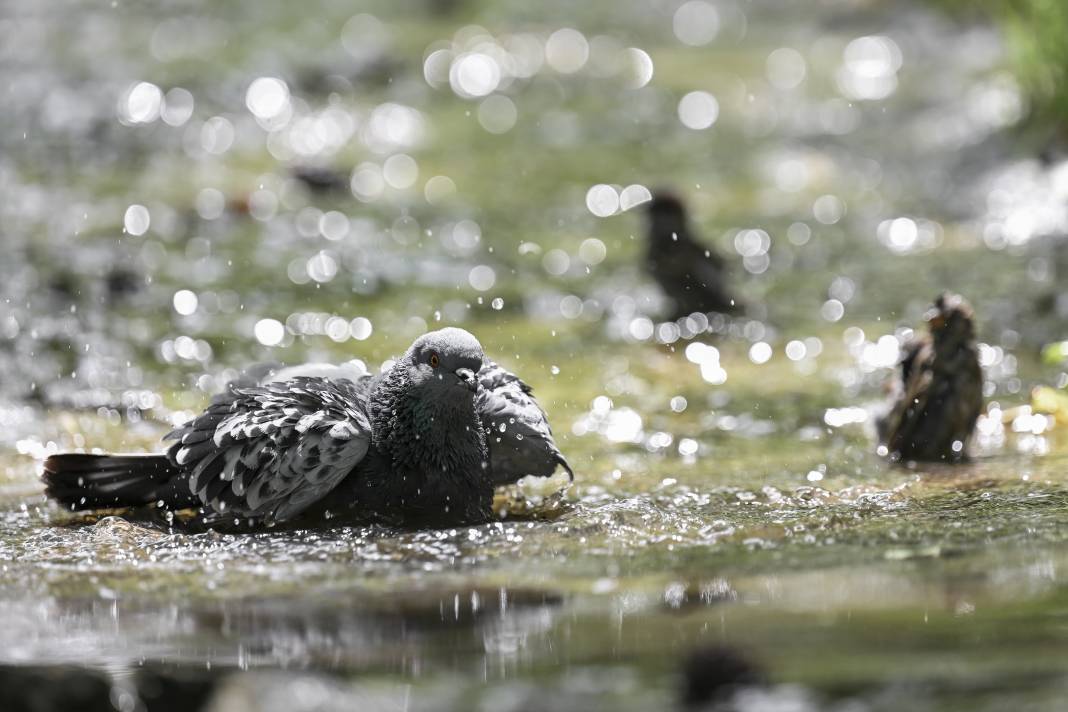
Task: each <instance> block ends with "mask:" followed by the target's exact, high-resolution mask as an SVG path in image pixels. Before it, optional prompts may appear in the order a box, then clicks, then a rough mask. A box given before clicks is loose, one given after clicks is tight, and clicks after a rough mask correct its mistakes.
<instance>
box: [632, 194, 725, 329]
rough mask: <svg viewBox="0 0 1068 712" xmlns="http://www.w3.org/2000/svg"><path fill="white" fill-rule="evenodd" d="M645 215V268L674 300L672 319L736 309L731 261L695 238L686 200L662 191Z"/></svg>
mask: <svg viewBox="0 0 1068 712" xmlns="http://www.w3.org/2000/svg"><path fill="white" fill-rule="evenodd" d="M645 215H646V225H647V230H646V232H647V235H648V237H647V241H646V253H645V267H646V269H647V270H648V271H649V274H650V275H652V277H653V279H655V280H656V281H657V282H658V283H659V284H660V287H661V289H663V290H664V292H665V293H666V294H667V296H668V297H669V298H670V299H671V301H672V302H673V306H672V312H671V314H672V318H674V319H678V318H681V317H685V316H689V315H690V314H693V313H694V312H706V313H707V312H720V313H729V312H733V311H736V310H737V309H738V302H737V301H736V300H735V299H734V298H733V297H732V295H731V293H730V291H729V290H728V289H727V264H726V262H725V261H724V259H723V258H722V257H720V256H719V255H718V254H717V253H716V252H715V251H714V250H712V248H711V247H707V246H705V245H702V244H701V243H700V242H698V241H697V240H696V239H694V236H693V233H692V232H691V230H690V224H689V220H688V218H687V217H686V208H685V206H684V205H683V204H682V201H681V200H680V199H679V198H678V197H676V196H675V195H672V194H671V193H667V192H658V193H656V194H655V195H653V199H652V201H650V202H649V204H648V206H647V207H646V211H645Z"/></svg>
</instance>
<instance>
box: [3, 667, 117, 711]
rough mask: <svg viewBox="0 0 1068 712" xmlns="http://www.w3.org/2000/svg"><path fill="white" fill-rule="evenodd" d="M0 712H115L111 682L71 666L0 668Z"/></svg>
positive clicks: (94, 673) (83, 669)
mask: <svg viewBox="0 0 1068 712" xmlns="http://www.w3.org/2000/svg"><path fill="white" fill-rule="evenodd" d="M0 709H2V710H10V712H16V710H17V711H18V712H56V711H58V710H78V712H115V707H114V706H112V704H111V682H110V681H109V680H108V679H107V678H106V677H104V675H102V674H100V673H98V672H95V671H92V670H87V669H85V668H76V667H73V666H54V667H22V666H18V665H5V666H3V667H0Z"/></svg>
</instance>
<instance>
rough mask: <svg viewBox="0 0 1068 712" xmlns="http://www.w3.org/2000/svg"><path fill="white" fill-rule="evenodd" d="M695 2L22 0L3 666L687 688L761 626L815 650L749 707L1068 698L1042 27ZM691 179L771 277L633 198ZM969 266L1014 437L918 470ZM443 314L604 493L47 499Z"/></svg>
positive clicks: (637, 693)
mask: <svg viewBox="0 0 1068 712" xmlns="http://www.w3.org/2000/svg"><path fill="white" fill-rule="evenodd" d="M688 5H689V6H688V9H685V10H679V12H682V15H678V14H677V13H676V10H677V8H676V7H675V6H674V5H672V6H667V5H660V4H644V3H620V4H614V5H613V12H612V14H610V15H601V14H600V13H598V12H594V10H593V9H588V10H587V9H576V8H571V7H564V6H563V5H561V6H560V7H553V6H551V5H547V4H540V5H537V6H529V7H528V6H525V5H522V4H518V3H516V4H503V5H502V4H493V5H485V6H483V5H479V4H474V3H472V4H466V3H457V4H456V6H455V7H454V6H453V4H450V3H427V4H426V5H425V6H424V5H422V4H418V3H413V4H411V5H410V6H408V5H404V6H403V7H397V6H395V5H386V4H383V5H381V6H378V5H373V6H368V7H366V8H361V10H362V11H363V12H365V13H367V14H358V15H357V16H356V17H355V18H353V17H352V16H353V13H354V12H355V10H353V9H352V8H346V7H341V6H335V5H334V4H329V3H327V4H324V5H323V6H321V7H317V8H316V9H315V11H314V12H311V11H308V9H307V8H306V7H303V6H302V7H301V8H299V9H293V8H290V7H288V6H287V5H286V4H283V3H277V4H273V3H257V4H256V7H255V8H254V9H252V8H249V7H246V6H244V5H242V4H241V3H229V4H226V5H224V6H223V7H222V8H219V9H215V10H212V11H210V12H209V11H207V10H203V9H195V8H194V7H192V6H189V7H182V8H175V7H170V6H168V7H166V8H163V7H160V8H155V10H154V11H153V12H151V13H150V12H148V11H147V10H141V9H137V10H135V9H133V8H127V7H125V6H123V5H121V4H120V5H116V6H114V7H110V8H97V7H93V8H90V7H79V6H74V8H73V10H72V11H71V12H70V13H63V14H62V15H60V14H58V13H57V11H55V10H50V9H47V8H42V7H38V5H37V4H36V3H28V2H27V3H21V4H20V3H16V4H15V5H13V6H9V8H8V9H7V10H5V13H6V14H5V15H3V16H2V17H0V36H2V39H3V41H2V42H0V52H2V53H3V54H2V55H0V56H2V57H3V60H4V61H3V62H0V72H2V73H3V78H4V80H6V85H5V86H6V88H5V90H4V91H5V92H6V97H7V98H8V102H7V103H8V104H9V105H10V107H11V115H10V116H9V117H8V120H5V122H4V123H3V125H0V142H2V145H3V146H5V147H6V148H7V149H8V150H5V151H2V152H0V188H2V189H3V192H4V194H5V195H6V196H7V198H6V199H5V200H4V201H3V204H2V205H0V229H2V230H3V237H4V240H5V243H4V244H5V258H6V259H5V260H4V261H2V262H0V278H2V279H3V284H4V285H5V286H4V292H3V294H2V296H3V303H2V304H0V336H2V337H3V341H2V348H0V365H2V367H3V372H4V374H5V376H4V379H3V383H0V393H2V398H3V407H2V408H0V426H2V428H0V572H2V580H3V582H4V585H3V588H2V591H0V597H2V605H0V663H3V664H4V665H5V666H7V667H5V668H4V670H3V674H4V675H5V676H8V675H17V674H21V675H24V676H30V675H37V674H40V675H44V676H45V677H44V678H43V679H49V678H48V677H47V676H48V675H59V674H61V672H62V671H64V670H69V669H71V668H69V667H68V666H75V667H81V666H87V667H88V668H89V669H90V670H91V671H94V672H92V674H93V675H96V674H99V675H100V676H101V677H99V678H93V679H95V680H97V682H100V681H101V680H103V681H104V682H102V683H100V684H103V686H104V687H103V689H104V690H105V692H106V693H107V694H108V695H109V699H110V700H111V703H114V706H115V707H117V708H119V709H135V708H136V707H137V704H138V703H137V698H138V696H140V697H142V698H144V696H145V695H146V694H148V693H147V692H146V690H149V691H151V689H154V688H153V685H155V687H156V688H158V687H159V686H160V685H161V684H162V683H160V682H159V680H164V681H167V682H166V684H164V685H163V687H164V688H166V689H171V688H167V685H172V686H174V687H173V689H174V690H178V691H179V692H180V693H181V694H182V695H188V696H189V697H190V699H192V698H194V697H195V698H196V699H201V698H206V697H210V698H212V699H213V703H212V704H214V705H215V706H216V707H215V708H216V709H224V708H225V709H255V708H266V709H286V710H290V709H335V708H336V709H351V708H352V707H353V706H356V705H361V704H362V705H364V706H365V707H368V708H382V709H413V710H414V709H426V710H445V709H465V710H466V709H487V710H489V709H492V710H538V709H554V710H566V709H613V710H619V709H634V710H648V709H668V708H671V707H673V706H675V705H676V704H677V700H678V698H679V695H680V693H679V689H680V685H681V680H680V677H681V670H682V667H683V664H684V661H685V660H686V659H687V656H689V655H690V653H691V651H693V650H694V649H695V648H698V647H700V646H706V645H709V644H724V645H727V646H730V647H731V648H733V649H735V650H737V651H739V654H742V655H745V656H748V657H749V658H750V659H752V660H753V661H755V662H756V664H758V665H759V666H760V667H761V669H762V670H763V671H764V673H765V675H766V677H767V679H768V684H767V685H765V686H763V687H761V688H759V689H754V690H750V691H747V692H746V693H744V694H742V695H741V696H739V697H738V698H737V699H736V700H735V701H734V704H735V705H736V706H737V707H738V708H741V709H746V710H810V709H836V710H897V709H902V708H907V709H916V710H943V709H944V710H949V709H969V710H1001V709H1005V708H1008V707H1013V708H1016V709H1020V710H1028V709H1036V710H1037V709H1058V708H1059V705H1060V703H1061V702H1062V701H1063V698H1064V695H1065V692H1066V687H1068V670H1066V669H1065V665H1064V662H1063V660H1062V658H1063V656H1061V655H1059V652H1060V651H1062V650H1063V648H1064V645H1065V643H1066V642H1068V629H1066V628H1065V625H1064V610H1065V603H1066V602H1068V598H1066V589H1065V587H1064V584H1063V582H1062V581H1061V578H1060V576H1059V572H1060V570H1061V569H1062V568H1063V566H1064V564H1065V563H1066V562H1065V560H1066V558H1068V548H1066V547H1065V542H1064V539H1065V537H1066V536H1068V526H1066V525H1068V489H1066V487H1065V485H1066V482H1065V470H1064V467H1063V464H1064V458H1065V454H1066V453H1068V449H1066V448H1065V445H1066V444H1068V443H1065V441H1064V436H1063V435H1062V434H1060V433H1059V432H1058V431H1057V429H1056V427H1055V423H1054V421H1053V420H1052V419H1049V418H1045V417H1036V416H1032V415H1031V414H1030V413H1029V412H1028V411H1027V410H1026V409H1021V408H1020V406H1021V405H1023V404H1025V403H1026V402H1027V398H1028V391H1029V388H1030V386H1032V385H1034V384H1038V383H1048V384H1059V385H1061V386H1063V385H1064V382H1066V381H1068V376H1065V374H1064V372H1063V370H1062V369H1061V368H1060V367H1058V366H1054V365H1051V364H1045V365H1043V364H1042V363H1040V362H1039V359H1038V356H1037V354H1038V349H1039V347H1040V346H1041V345H1042V344H1044V343H1046V342H1048V341H1051V340H1056V339H1059V338H1061V337H1063V331H1061V330H1060V329H1061V328H1062V326H1063V321H1064V315H1065V310H1066V305H1065V304H1062V303H1061V302H1063V299H1061V298H1060V297H1059V296H1058V293H1057V291H1056V288H1055V285H1056V284H1057V280H1058V277H1061V278H1062V279H1063V276H1064V275H1063V270H1064V268H1065V265H1064V257H1063V254H1064V253H1063V251H1062V250H1061V249H1060V248H1059V247H1058V242H1057V241H1056V240H1054V239H1051V238H1050V236H1051V235H1054V234H1056V233H1059V232H1062V231H1063V229H1064V223H1065V215H1064V202H1063V193H1064V191H1065V184H1064V180H1063V177H1062V175H1063V173H1064V171H1063V169H1062V168H1061V167H1059V166H1058V165H1057V163H1056V161H1053V162H1052V163H1047V164H1043V163H1041V162H1039V161H1037V160H1030V159H1027V158H1025V157H1026V156H1027V155H1029V154H1030V153H1033V152H1035V151H1034V149H1035V146H1034V145H1033V144H1032V141H1033V139H1032V138H1031V137H1029V136H1027V135H1026V134H1023V133H1021V132H1019V131H1015V130H1013V128H1012V127H1013V126H1014V124H1015V123H1016V122H1017V121H1018V120H1019V119H1020V117H1021V116H1022V114H1023V111H1024V109H1025V106H1024V101H1025V100H1024V99H1023V98H1022V97H1021V96H1020V95H1019V93H1018V91H1017V90H1016V88H1015V85H1014V84H1013V82H1012V80H1011V78H1009V77H1007V76H1006V75H1005V74H1004V73H1003V72H1002V71H1001V70H1000V69H999V66H1000V62H1001V49H1000V46H999V43H998V40H997V38H996V36H995V35H994V34H993V33H992V31H991V30H989V29H988V28H982V27H978V28H976V27H959V26H955V25H952V24H949V23H947V22H946V21H945V20H943V19H940V18H939V17H938V16H936V15H932V14H931V13H929V12H927V11H926V10H924V9H922V8H920V7H917V6H908V7H906V8H902V7H901V6H900V4H899V3H893V4H892V6H891V3H876V2H870V3H867V2H840V3H838V2H826V3H821V4H819V5H818V6H813V7H806V8H805V9H804V11H802V10H801V9H796V10H795V9H792V8H786V7H782V6H780V4H778V3H762V2H761V3H741V4H737V5H735V4H730V3H723V2H720V3H716V4H711V5H706V4H704V3H690V4H688ZM709 8H711V10H710V9H709ZM687 13H689V14H687ZM680 18H681V19H680ZM710 18H711V19H710ZM562 28H578V29H579V30H581V32H582V33H584V34H582V35H578V34H577V33H575V32H570V31H569V32H563V33H560V32H557V31H558V30H561V29H562ZM554 33H555V34H554ZM628 48H634V50H628ZM635 50H641V52H637V51H635ZM435 52H442V53H443V54H435ZM450 53H451V54H450ZM647 60H648V61H647ZM648 62H651V63H652V68H653V74H652V77H651V78H650V77H649V75H648V69H649V64H648ZM450 63H451V65H450ZM450 67H451V72H450ZM257 78H260V79H261V81H258V82H257V81H254V80H257ZM694 91H700V92H706V93H707V94H708V95H710V96H712V97H714V99H715V101H714V102H713V103H710V102H709V100H708V98H707V96H704V95H697V96H696V97H691V98H690V99H688V100H684V99H683V97H684V96H686V95H687V94H688V93H690V92H694ZM485 95H490V96H489V97H488V98H482V97H483V96H485ZM710 121H711V123H712V125H711V126H710V127H709V128H704V129H701V128H689V127H690V126H703V125H705V124H707V123H708V122H710ZM290 165H298V166H308V165H315V166H321V165H325V166H330V167H337V168H339V169H340V170H341V176H342V177H341V179H340V181H341V184H342V185H341V187H340V188H339V189H337V190H332V189H325V190H324V191H322V192H317V191H314V190H309V189H308V188H307V187H305V186H303V185H302V184H301V183H300V182H299V181H297V180H295V179H293V178H292V177H291V173H290V169H289V168H287V166H290ZM655 185H672V186H674V187H675V188H676V189H678V190H679V191H680V192H681V193H682V194H684V195H685V196H687V197H688V198H690V199H691V201H692V204H693V206H694V209H695V214H696V218H697V222H698V225H699V227H700V228H701V230H702V232H703V233H704V235H705V236H706V238H707V239H708V240H709V241H710V242H711V243H714V244H716V245H718V247H719V249H720V250H722V251H723V252H724V253H726V254H729V255H730V257H731V259H732V260H733V261H734V263H735V264H736V265H737V268H736V283H737V284H738V287H739V290H740V292H741V293H742V296H743V298H744V299H745V301H746V303H747V304H748V308H747V310H746V313H745V315H744V316H743V317H740V318H739V319H737V320H736V321H734V322H733V323H723V322H714V323H712V324H708V323H706V322H704V321H700V320H697V321H694V320H691V321H689V322H685V321H684V322H682V323H680V324H668V325H660V324H658V322H657V319H656V316H657V308H658V297H657V292H656V290H655V288H653V287H652V286H651V285H649V284H647V283H645V282H644V281H643V277H641V275H640V274H639V273H638V272H637V270H636V268H635V260H636V256H637V255H638V254H640V240H638V239H636V236H639V235H640V224H639V222H638V216H637V215H636V214H635V213H636V212H640V211H635V210H633V209H628V208H629V207H630V205H631V203H632V202H633V201H634V200H635V199H640V198H641V196H642V195H643V192H642V191H643V186H655ZM941 288H953V289H957V290H960V291H962V292H963V293H965V294H966V295H967V296H968V297H969V298H970V299H971V300H972V301H973V303H975V305H976V307H977V311H978V313H979V315H980V330H981V339H982V341H983V343H984V346H983V350H982V354H983V362H984V366H985V368H986V374H987V377H988V384H987V396H988V397H989V399H990V401H991V409H990V413H989V416H988V417H987V418H985V419H984V421H983V422H982V424H981V434H980V435H981V436H980V438H979V440H978V442H977V443H976V449H975V454H976V457H975V458H974V460H973V461H972V462H971V463H969V464H966V465H963V466H960V467H955V468H940V467H935V468H919V469H909V468H892V467H889V466H887V465H886V464H885V463H883V462H882V461H881V460H880V459H879V458H878V457H877V456H876V455H875V453H874V447H873V444H872V442H871V438H870V434H869V433H868V429H869V428H870V418H871V416H870V410H869V407H870V406H871V405H872V404H873V403H875V402H877V401H878V400H879V398H880V397H881V393H882V391H881V388H882V383H883V382H884V381H885V379H886V377H887V376H888V374H889V373H890V371H891V369H892V366H893V364H894V361H895V359H896V356H897V348H898V344H899V343H900V342H901V341H903V340H904V339H906V338H908V336H909V335H910V331H909V329H910V328H912V327H917V326H918V325H919V324H920V317H921V315H922V312H923V310H924V308H925V306H926V303H927V302H928V301H929V300H930V298H931V297H933V296H934V294H935V293H936V292H937V291H938V290H939V289H941ZM438 323H454V324H461V325H463V326H465V327H466V328H468V329H470V330H472V331H473V332H475V333H476V334H477V335H478V336H479V338H480V339H481V340H482V342H483V344H484V346H485V347H486V350H487V352H488V353H490V354H491V355H493V356H494V357H496V358H498V359H499V360H501V361H502V362H503V363H505V364H506V365H508V366H509V367H511V368H514V369H515V370H516V371H517V372H519V373H520V374H521V375H522V376H523V377H524V378H525V379H526V380H528V381H529V382H531V384H532V385H534V387H535V389H536V392H537V394H538V396H539V398H540V400H541V402H542V403H543V404H544V405H545V407H546V409H547V410H548V412H549V415H550V419H551V421H552V422H553V424H554V427H555V429H556V431H557V434H558V439H559V440H560V444H561V447H562V448H563V450H564V451H565V453H566V454H567V455H568V457H569V459H570V460H571V462H572V463H573V465H574V466H575V470H576V473H577V477H576V481H575V484H574V486H573V487H572V488H571V489H570V490H568V491H567V492H565V493H564V494H562V495H557V494H553V487H551V486H543V487H542V488H541V489H540V490H539V489H538V488H536V487H533V486H532V487H531V488H530V489H528V490H527V491H526V492H525V493H523V494H522V495H521V496H520V497H519V500H518V501H517V500H516V499H515V498H514V497H513V499H512V500H511V503H510V505H508V506H509V507H510V508H509V511H508V514H507V516H505V517H504V519H503V520H502V521H500V522H495V523H492V524H487V525H484V526H480V527H473V528H469V529H460V530H447V531H428V532H397V531H389V530H384V529H374V528H370V529H349V528H344V529H328V530H323V531H314V532H306V531H297V532H294V531H273V530H272V531H268V532H264V533H261V534H255V535H231V534H218V533H213V532H196V531H187V530H183V529H181V528H177V529H173V528H171V527H169V526H167V524H166V523H165V522H160V521H153V520H152V519H151V518H147V519H146V518H145V517H144V516H132V515H130V514H129V513H112V514H119V515H122V516H121V517H119V516H102V517H78V516H75V515H72V514H70V513H65V512H62V511H59V510H57V509H56V508H55V507H53V506H51V505H49V504H48V503H46V502H45V500H44V498H43V496H42V495H41V491H40V485H39V484H38V481H37V477H36V465H35V459H36V460H39V459H40V458H41V457H43V456H44V455H45V454H47V453H48V452H50V451H54V450H56V449H69V448H82V447H84V448H92V447H100V448H104V449H113V450H150V449H153V448H155V447H156V441H157V439H158V437H159V436H160V435H161V434H162V433H163V432H165V431H166V429H167V428H168V426H169V424H171V423H173V422H176V421H179V420H181V419H183V418H185V417H187V416H188V414H189V413H190V412H191V411H192V410H193V409H196V408H198V407H200V406H202V405H203V403H204V402H205V401H206V398H207V393H209V392H211V391H213V390H214V389H216V388H218V387H219V386H220V385H221V384H222V383H223V382H224V381H225V380H226V379H227V378H228V377H229V376H231V375H232V374H233V369H235V368H239V367H241V366H242V365H244V364H247V363H249V362H252V361H256V360H272V359H274V360H277V359H282V360H289V361H297V360H305V359H326V360H335V361H340V360H344V359H348V358H352V357H354V356H358V357H360V358H363V359H365V360H366V361H368V362H369V363H371V364H377V363H378V362H380V361H382V360H384V359H386V358H388V357H389V356H390V355H391V354H395V353H397V352H398V351H400V350H402V349H403V348H404V347H405V346H406V345H407V343H408V342H409V341H410V340H411V338H412V337H413V336H414V335H415V334H417V333H420V332H421V331H423V330H424V329H426V328H429V327H433V326H434V325H436V324H438ZM502 506H503V505H502ZM42 670H43V671H42ZM71 674H73V673H71ZM153 676H155V677H153ZM149 678H151V680H149V682H145V680H147V679H149ZM4 679H8V680H10V679H20V680H25V679H26V678H25V677H24V678H11V677H5V678H4ZM153 680H154V682H153ZM20 684H25V683H24V682H23V683H20ZM86 684H87V685H88V686H89V688H87V689H91V688H92V683H86ZM179 692H175V694H176V695H179ZM109 704H110V703H109ZM190 705H192V703H191V702H190ZM190 708H192V707H190Z"/></svg>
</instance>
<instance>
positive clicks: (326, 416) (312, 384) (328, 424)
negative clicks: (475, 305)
mask: <svg viewBox="0 0 1068 712" xmlns="http://www.w3.org/2000/svg"><path fill="white" fill-rule="evenodd" d="M254 378H255V379H257V380H255V381H254V380H253V379H254ZM166 439H168V440H173V441H174V442H173V444H172V445H171V446H170V448H169V449H168V450H167V453H166V455H158V456H120V455H108V456H94V455H82V454H63V455H55V456H52V457H51V458H49V459H48V460H47V461H46V463H45V482H46V484H47V486H48V492H49V494H50V495H51V496H52V497H54V498H55V499H58V500H59V501H61V502H62V503H64V504H66V505H67V506H69V507H71V508H72V509H92V508H99V507H105V506H132V505H138V504H146V503H149V502H160V503H162V504H163V506H166V507H169V508H181V507H188V506H194V505H195V506H200V507H202V508H203V511H204V514H205V517H206V518H207V519H209V520H212V519H223V518H227V519H228V518H235V519H239V520H248V521H251V522H252V523H270V522H281V521H287V520H292V519H294V518H297V517H316V518H326V517H335V516H344V515H352V516H354V517H356V518H359V519H364V520H373V521H382V522H386V523H393V524H398V525H407V526H450V525H456V524H464V523H470V522H476V521H483V520H485V519H488V518H489V517H490V516H492V511H491V504H492V498H493V489H494V487H495V486H496V485H501V484H507V483H511V482H515V481H516V480H518V479H520V478H522V477H524V476H526V475H536V476H549V475H551V474H552V473H553V472H554V471H555V469H556V467H557V466H563V467H564V468H565V469H566V470H567V472H568V473H569V474H571V468H570V467H569V466H568V464H567V462H566V461H565V460H564V458H563V456H562V455H561V454H560V451H559V449H558V448H557V447H556V444H555V442H554V441H553V437H552V432H551V430H550V429H549V425H548V421H547V419H546V416H545V413H544V411H542V409H541V408H540V406H539V405H538V404H537V402H536V401H535V400H534V397H533V395H532V393H531V389H530V387H529V386H527V385H526V384H525V383H523V382H522V381H521V380H520V379H519V378H518V377H516V376H515V375H513V374H511V373H509V372H508V371H506V370H504V369H503V368H501V367H500V366H498V365H496V364H495V363H493V362H491V361H488V360H486V359H485V356H484V354H483V352H482V347H481V345H480V344H479V343H478V341H477V340H476V339H475V337H474V336H472V335H471V334H469V333H468V332H466V331H464V330H462V329H455V328H447V329H442V330H440V331H436V332H431V333H429V334H426V335H424V336H422V337H420V338H419V339H417V340H416V341H415V343H413V344H412V346H411V348H409V349H408V351H407V353H405V354H404V356H402V357H401V358H399V359H397V361H396V362H395V363H394V364H393V365H392V367H391V368H390V369H389V370H387V371H386V372H384V373H382V374H380V375H377V376H372V375H370V374H369V373H367V372H366V369H363V368H362V364H360V363H358V362H350V363H349V364H343V365H341V366H332V365H328V364H307V365H305V366H302V367H296V368H290V369H280V370H279V369H273V368H272V369H261V370H260V371H258V372H251V371H250V372H249V373H248V374H246V375H244V376H243V377H242V378H240V379H238V380H237V381H235V383H233V384H231V385H230V386H229V387H228V389H227V391H226V392H225V393H222V394H220V395H218V396H216V397H215V398H214V399H213V401H212V403H211V405H209V406H208V408H207V409H206V410H205V411H204V412H203V413H202V414H201V415H199V416H198V417H196V418H195V419H193V420H192V421H191V422H189V423H187V424H186V425H184V426H182V427H180V428H177V429H176V430H174V431H173V432H172V433H170V434H169V435H167V438H166Z"/></svg>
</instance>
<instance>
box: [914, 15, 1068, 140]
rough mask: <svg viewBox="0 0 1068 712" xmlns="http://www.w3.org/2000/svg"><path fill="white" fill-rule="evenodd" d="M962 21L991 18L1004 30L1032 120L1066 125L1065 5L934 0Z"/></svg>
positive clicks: (1067, 29) (1067, 30) (1067, 55)
mask: <svg viewBox="0 0 1068 712" xmlns="http://www.w3.org/2000/svg"><path fill="white" fill-rule="evenodd" d="M933 1H934V4H936V5H939V6H942V7H944V8H946V9H948V10H949V11H950V12H952V13H953V14H954V15H956V16H958V17H963V18H968V19H977V18H984V17H985V18H991V19H993V20H995V21H996V22H998V23H999V24H1000V26H1001V27H1002V29H1003V32H1004V35H1005V38H1006V41H1007V43H1008V47H1009V53H1010V57H1011V61H1012V68H1013V71H1014V72H1015V73H1016V76H1017V78H1018V79H1019V80H1020V82H1021V83H1022V84H1023V86H1024V88H1025V89H1026V90H1027V91H1028V93H1029V96H1030V99H1031V103H1032V107H1031V109H1032V117H1033V119H1034V120H1036V121H1039V122H1044V123H1050V124H1054V125H1056V126H1058V128H1061V129H1062V130H1063V127H1065V126H1066V125H1068V121H1066V119H1068V41H1065V38H1066V37H1068V3H1065V2H1064V1H1063V0H933Z"/></svg>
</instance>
